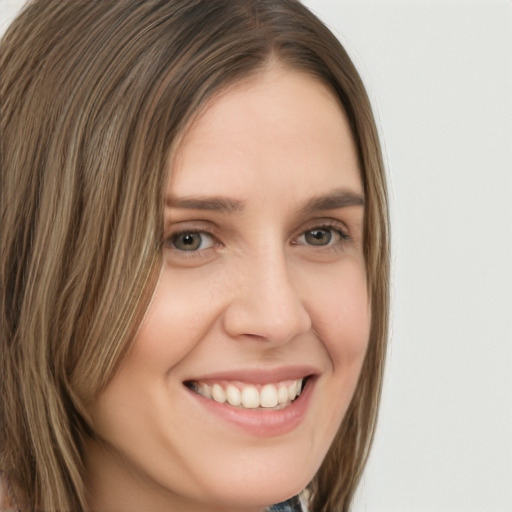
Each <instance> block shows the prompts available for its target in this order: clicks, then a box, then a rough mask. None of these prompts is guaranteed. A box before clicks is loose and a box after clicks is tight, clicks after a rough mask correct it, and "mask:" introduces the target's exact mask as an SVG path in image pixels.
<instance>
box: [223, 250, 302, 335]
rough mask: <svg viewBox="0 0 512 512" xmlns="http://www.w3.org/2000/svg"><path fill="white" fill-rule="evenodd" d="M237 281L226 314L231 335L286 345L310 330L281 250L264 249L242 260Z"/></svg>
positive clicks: (298, 293)
mask: <svg viewBox="0 0 512 512" xmlns="http://www.w3.org/2000/svg"><path fill="white" fill-rule="evenodd" d="M241 267H242V268H241V272H240V279H239V280H238V283H237V289H236V290H235V293H234V297H233V300H232V302H231V304H230V305H229V307H228V310H227V311H226V329H227V330H228V331H229V332H230V334H231V335H234V336H241V335H250V336H253V337H258V338H260V339H265V340H268V341H272V342H274V343H285V342H287V341H288V340H290V339H292V338H293V337H295V336H297V335H298V334H300V333H303V332H306V331H308V330H309V329H310V328H311V319H310V316H309V313H308V311H307V309H306V307H305V304H304V303H303V301H302V299H301V295H300V290H299V289H298V288H297V283H295V282H294V281H293V275H292V272H291V267H290V264H289V262H288V261H287V258H286V255H285V253H284V249H283V248H280V247H274V248H270V247H268V246H267V247H266V248H265V249H262V250H260V251H257V252H256V253H253V254H252V255H251V256H249V257H246V258H244V259H243V262H242V265H241Z"/></svg>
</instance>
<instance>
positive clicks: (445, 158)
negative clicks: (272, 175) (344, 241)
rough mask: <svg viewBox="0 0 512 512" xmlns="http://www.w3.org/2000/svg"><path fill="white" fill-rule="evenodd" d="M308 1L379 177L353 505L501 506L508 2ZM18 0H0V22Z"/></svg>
mask: <svg viewBox="0 0 512 512" xmlns="http://www.w3.org/2000/svg"><path fill="white" fill-rule="evenodd" d="M62 1H68V0H62ZM120 1H121V0H120ZM305 3H306V4H307V5H308V6H309V7H311V8H312V9H313V10H314V11H315V12H317V14H318V15H319V16H320V17H321V18H322V19H323V20H324V21H325V22H326V23H327V24H328V25H329V26H330V27H331V28H332V29H333V30H334V32H335V33H336V34H337V35H338V37H339V38H340V39H341V41H342V42H343V43H344V44H345V47H346V48H347V50H348V52H349V53H350V55H351V56H352V57H353V59H354V61H355V63H356V66H357V67H358V69H359V70H360V72H361V74H362V76H363V80H364V81H365V83H366V86H367V88H368V90H369V94H370V96H371V99H372V102H373V105H374V109H375V112H376V117H377V121H378V124H379V129H380V131H381V135H382V139H383V143H384V152H385V160H386V164H387V168H388V173H389V179H390V200H391V208H392V222H393V289H392V295H393V312H392V333H391V345H390V350H389V360H388V361H389V362H388V368H387V374H386V380H385V389H384V395H383V405H382V410H381V416H380V422H379V427H378V432H377V436H376V440H375V445H374V450H373V452H372V455H371V458H370V461H369V465H368V468H367V471H366V473H365V475H364V478H363V483H362V485H361V487H360V490H359V493H358V495H357V499H356V504H355V507H354V512H366V511H367V512H512V2H511V1H510V0H487V1H486V0H480V1H476V0H475V1H471V0H466V1H464V0H434V1H432V0H401V1H398V0H395V1H393V0H381V1H379V0H358V1H356V0H351V1H348V0H306V1H305ZM22 4H23V0H0V30H3V29H5V27H6V25H7V23H8V20H9V19H12V16H13V15H14V13H15V12H16V11H17V9H19V7H20V6H21V5H22Z"/></svg>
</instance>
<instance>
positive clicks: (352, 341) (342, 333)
mask: <svg viewBox="0 0 512 512" xmlns="http://www.w3.org/2000/svg"><path fill="white" fill-rule="evenodd" d="M334 270H335V271H334V272H332V271H331V272H329V273H328V274H325V275H319V274H316V279H315V282H314V283H310V284H311V286H309V292H308V294H307V297H308V308H309V310H310V311H311V315H312V320H313V327H314V329H315V330H316V332H317V334H318V336H319V338H320V339H321V340H322V343H323V345H324V347H325V349H326V351H327V353H328V355H329V357H330V359H331V363H332V366H333V370H334V371H336V370H338V369H339V367H344V368H345V369H346V367H347V366H354V368H355V369H356V370H357V371H358V370H359V368H360V366H361V364H362V360H363V358H364V354H365V351H366V347H367V345H368V337H369V332H370V320H371V314H370V309H369V301H368V293H367V283H366V277H365V270H364V264H363V262H359V261H346V262H343V264H340V265H339V267H337V268H336V269H334Z"/></svg>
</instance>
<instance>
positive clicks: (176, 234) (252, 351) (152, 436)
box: [86, 64, 370, 512]
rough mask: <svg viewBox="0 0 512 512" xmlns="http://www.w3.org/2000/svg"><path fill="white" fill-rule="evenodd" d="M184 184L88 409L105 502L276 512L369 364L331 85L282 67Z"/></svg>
mask: <svg viewBox="0 0 512 512" xmlns="http://www.w3.org/2000/svg"><path fill="white" fill-rule="evenodd" d="M169 173H170V179H169V183H168V187H167V189H166V214H165V215H166V216H165V232H164V233H163V234H162V236H163V237H164V239H165V243H164V253H163V266H162V271H161V276H160V280H159V283H158V286H157V289H156V292H155V295H154V298H153V301H152V303H151V306H150V308H149V311H148V313H147V316H146V318H145V321H144V323H143V325H142V326H141V329H140V331H139V333H138V335H137V337H136V339H135V341H134V344H133V346H132V349H131V351H130V352H129V354H128V355H127V357H126V358H125V360H124V361H123V362H122V364H121V366H120V368H119V371H118V372H117V373H116V375H115V377H114V378H113V380H112V381H111V382H110V384H109V385H108V387H107V388H106V390H105V391H104V392H103V393H102V394H101V395H100V397H99V399H98V400H97V402H96V403H95V404H94V405H93V406H92V407H91V410H90V412H91V417H92V422H93V425H94V429H95V431H96V434H97V440H96V441H91V442H89V443H88V444H87V446H86V463H87V468H88V475H89V483H88V485H89V491H90V494H91V503H92V505H93V507H94V508H96V509H97V510H101V511H105V512H109V511H111V510H119V511H121V510H122V511H124V512H129V511H132V510H134V511H138V512H139V511H140V510H151V511H152V512H158V511H164V510H165V511H167V510H186V511H193V510H194V511H195V510H197V511H201V512H206V511H210V510H217V511H218V510H222V511H231V510H233V511H235V510H236V511H242V510H251V511H257V510H262V509H263V508H264V507H265V506H267V505H270V504H272V503H275V502H278V501H282V500H284V499H286V498H288V497H290V496H292V495H293V494H295V493H297V492H298V491H300V490H301V489H302V488H303V487H304V486H306V485H307V484H308V482H309V481H310V480H311V478H312V477H313V476H314V474H315V472H316V471H317V469H318V467H319V465H320V464H321V462H322V460H323V458H324V456H325V454H326V452H327V450H328V448H329V446H330V444H331V442H332V440H333V438H334V435H335V433H336V431H337V429H338V427H339V425H340V422H341V420H342V418H343V415H344V413H345V411H346V409H347V406H348V404H349V402H350V399H351V397H352V394H353V391H354V388H355V386H356V382H357V378H358V375H359V373H360V368H361V364H362V361H363V358H364V354H365V350H366V347H367V341H368V335H369V324H370V311H369V306H368V296H367V288H366V275H365V264H364V258H363V250H362V249H363V248H362V236H363V215H364V206H363V190H362V185H361V179H360V177H359V171H358V163H357V157H356V151H355V148H354V143H353V140H352V137H351V134H350V130H349V127H348V124H347V121H346V119H345V116H344V114H343V112H342V110H341V108H340V106H339V104H338V102H337V100H336V99H335V98H334V96H333V95H332V93H331V92H330V91H329V90H328V89H327V88H326V87H325V86H324V85H322V84H320V83H319V82H318V81H316V80H315V79H313V78H311V77H309V76H308V75H306V74H303V73H300V72H296V71H290V70H286V69H284V68H282V67H280V66H278V65H277V64H273V65H272V66H269V68H268V69H267V70H266V71H265V72H262V73H261V74H260V75H258V76H256V77H255V78H251V79H249V80H246V81H243V82H242V83H239V84H237V85H235V86H233V87H231V88H228V89H227V90H225V91H224V92H223V93H222V94H220V95H218V96H217V97H216V98H215V99H214V100H213V102H212V103H211V104H210V105H209V106H208V108H207V109H206V110H205V111H204V112H203V113H202V114H201V115H200V116H199V117H198V118H197V119H196V120H195V121H194V122H193V124H192V125H191V127H190V128H189V130H188V131H187V132H186V134H185V136H184V138H183V140H182V142H181V144H180V147H179V148H178V151H177V153H176V155H175V159H174V160H173V163H172V165H170V169H169ZM301 388H302V391H301ZM297 394H298V397H296V395H297Z"/></svg>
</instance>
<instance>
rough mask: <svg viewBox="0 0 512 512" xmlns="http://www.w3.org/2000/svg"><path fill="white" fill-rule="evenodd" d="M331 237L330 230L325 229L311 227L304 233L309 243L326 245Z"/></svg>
mask: <svg viewBox="0 0 512 512" xmlns="http://www.w3.org/2000/svg"><path fill="white" fill-rule="evenodd" d="M331 238H332V234H331V232H330V231H326V230H325V229H313V230H311V231H308V232H307V233H306V240H307V242H308V244H311V245H327V244H328V243H329V242H330V241H331Z"/></svg>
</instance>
